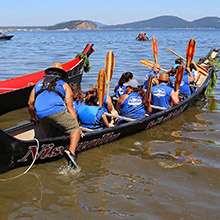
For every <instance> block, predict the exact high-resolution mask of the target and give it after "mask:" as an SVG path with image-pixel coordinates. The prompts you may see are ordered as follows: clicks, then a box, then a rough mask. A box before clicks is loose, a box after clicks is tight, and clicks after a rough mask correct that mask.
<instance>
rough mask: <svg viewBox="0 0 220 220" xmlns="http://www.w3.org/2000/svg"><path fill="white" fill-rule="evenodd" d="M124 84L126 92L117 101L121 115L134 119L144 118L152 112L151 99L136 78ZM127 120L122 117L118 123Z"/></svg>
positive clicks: (117, 108) (117, 107)
mask: <svg viewBox="0 0 220 220" xmlns="http://www.w3.org/2000/svg"><path fill="white" fill-rule="evenodd" d="M124 85H125V86H126V94H124V95H122V96H121V97H120V98H119V100H118V101H117V103H116V110H117V111H118V113H119V115H120V116H124V117H128V118H132V119H142V118H144V117H145V114H146V113H150V112H151V107H150V100H148V98H147V96H146V95H145V93H144V91H143V89H142V88H141V86H139V83H138V81H137V80H136V79H131V80H130V81H128V82H127V83H125V84H124ZM126 122H127V121H125V120H122V119H119V120H118V124H123V123H126Z"/></svg>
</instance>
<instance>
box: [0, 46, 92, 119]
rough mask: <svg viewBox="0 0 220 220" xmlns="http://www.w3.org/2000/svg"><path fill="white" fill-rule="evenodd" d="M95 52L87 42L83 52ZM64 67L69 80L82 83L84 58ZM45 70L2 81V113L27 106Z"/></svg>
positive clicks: (76, 59) (68, 63) (0, 96)
mask: <svg viewBox="0 0 220 220" xmlns="http://www.w3.org/2000/svg"><path fill="white" fill-rule="evenodd" d="M92 52H94V50H93V45H90V44H87V45H86V47H85V49H84V50H83V52H82V53H83V54H86V55H87V57H89V55H90V54H91V53H92ZM62 66H63V69H64V70H65V71H67V72H68V79H67V81H68V82H69V81H75V82H78V83H80V82H81V79H82V74H83V68H84V59H83V58H82V59H80V58H75V59H73V60H71V61H69V62H66V63H64V64H62ZM44 74H45V73H44V70H42V71H39V72H35V73H32V74H27V75H24V76H19V77H15V78H12V79H7V80H3V81H0V103H1V108H0V115H2V114H4V113H6V112H9V111H12V110H15V109H19V108H22V107H25V106H26V105H27V102H28V97H29V94H30V91H31V90H32V88H33V87H34V85H35V84H36V83H37V82H38V81H39V80H40V79H42V78H43V76H44Z"/></svg>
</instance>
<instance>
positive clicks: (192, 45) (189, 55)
mask: <svg viewBox="0 0 220 220" xmlns="http://www.w3.org/2000/svg"><path fill="white" fill-rule="evenodd" d="M195 50H196V42H195V40H194V39H193V38H192V39H190V40H189V42H188V44H187V49H186V67H187V68H189V65H190V63H191V62H192V59H193V57H194V54H195Z"/></svg>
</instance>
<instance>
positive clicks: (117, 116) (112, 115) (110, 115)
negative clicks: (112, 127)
mask: <svg viewBox="0 0 220 220" xmlns="http://www.w3.org/2000/svg"><path fill="white" fill-rule="evenodd" d="M105 114H106V115H107V116H109V117H113V118H120V119H123V120H125V121H136V119H133V118H127V117H123V116H120V115H114V114H111V113H107V112H105Z"/></svg>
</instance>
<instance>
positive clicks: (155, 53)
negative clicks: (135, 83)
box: [152, 36, 158, 63]
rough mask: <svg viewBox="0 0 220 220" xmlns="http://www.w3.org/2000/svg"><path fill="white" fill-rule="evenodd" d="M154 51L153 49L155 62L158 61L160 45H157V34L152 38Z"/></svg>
mask: <svg viewBox="0 0 220 220" xmlns="http://www.w3.org/2000/svg"><path fill="white" fill-rule="evenodd" d="M152 51H153V55H154V60H155V63H157V55H158V47H157V40H156V38H155V36H153V38H152Z"/></svg>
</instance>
